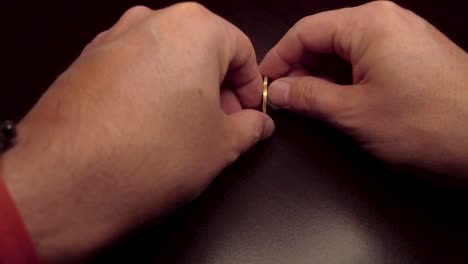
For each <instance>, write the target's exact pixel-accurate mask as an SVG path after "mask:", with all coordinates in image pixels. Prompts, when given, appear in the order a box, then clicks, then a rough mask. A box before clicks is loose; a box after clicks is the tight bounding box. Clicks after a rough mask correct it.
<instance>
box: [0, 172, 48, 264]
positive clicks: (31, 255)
mask: <svg viewBox="0 0 468 264" xmlns="http://www.w3.org/2000/svg"><path fill="white" fill-rule="evenodd" d="M38 263H39V258H38V257H37V254H36V251H35V249H34V246H33V243H32V241H31V238H30V237H29V233H28V231H27V230H26V227H25V225H24V223H23V220H22V218H21V216H20V214H19V212H18V209H17V208H16V205H15V203H14V202H13V200H12V199H11V197H10V194H9V192H8V190H7V188H6V186H5V183H4V182H3V179H2V178H1V177H0V264H38Z"/></svg>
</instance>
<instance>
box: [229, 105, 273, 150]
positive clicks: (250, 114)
mask: <svg viewBox="0 0 468 264" xmlns="http://www.w3.org/2000/svg"><path fill="white" fill-rule="evenodd" d="M227 119H228V121H227V122H228V132H227V133H228V136H227V138H230V142H231V143H232V144H231V145H230V146H231V148H232V151H234V153H235V154H236V156H237V155H240V154H242V153H244V152H246V151H247V150H248V149H249V148H251V147H252V146H253V145H255V144H256V143H257V142H258V141H260V140H262V139H266V138H268V137H270V136H271V135H272V134H273V131H274V130H275V124H274V123H273V120H272V119H271V118H270V117H269V116H268V115H266V114H264V113H262V112H259V111H256V110H252V109H246V110H242V111H239V112H237V113H234V114H231V115H229V116H227Z"/></svg>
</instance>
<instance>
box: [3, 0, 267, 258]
mask: <svg viewBox="0 0 468 264" xmlns="http://www.w3.org/2000/svg"><path fill="white" fill-rule="evenodd" d="M261 93H262V80H261V76H260V72H259V70H258V67H257V64H256V58H255V53H254V50H253V47H252V45H251V43H250V41H249V39H248V38H247V37H246V36H245V35H244V34H243V33H241V32H240V31H239V29H237V28H236V27H234V26H233V25H231V24H229V23H228V22H226V21H225V20H223V19H222V18H220V17H218V16H216V15H214V14H212V13H211V12H209V11H208V10H206V9H205V8H203V7H202V6H200V5H198V4H194V3H184V4H178V5H174V6H172V7H169V8H166V9H162V10H157V11H152V10H149V9H147V8H144V7H136V8H133V9H131V10H129V11H128V12H127V13H126V14H125V15H124V16H123V17H122V18H121V20H120V21H119V22H118V23H117V24H116V25H115V26H114V27H113V28H112V29H110V30H108V31H106V32H104V33H101V34H100V35H98V36H97V37H96V39H95V40H94V41H93V42H92V43H91V44H90V45H89V46H88V47H87V48H86V49H85V50H84V52H83V53H82V55H81V56H80V58H79V59H78V60H77V61H76V62H75V63H74V64H73V65H72V66H71V67H70V68H69V69H68V70H67V71H66V72H65V73H64V74H63V75H62V76H60V77H59V78H58V80H57V81H56V82H55V83H54V84H53V85H52V87H51V88H50V89H49V90H48V91H47V93H46V94H45V95H44V96H43V97H42V98H41V100H40V101H39V102H38V104H37V105H36V106H35V107H34V108H33V109H32V111H31V112H30V113H29V114H28V115H27V116H26V118H25V119H24V120H23V121H22V122H21V124H20V125H19V138H18V144H17V146H15V147H14V148H13V149H12V150H11V151H10V152H8V153H7V154H6V155H5V156H4V157H3V166H4V167H3V168H4V171H3V175H4V176H5V181H6V183H7V186H8V188H9V190H10V192H11V194H12V196H13V198H14V200H15V201H16V202H17V205H18V207H19V209H20V211H21V214H22V216H23V218H24V221H25V223H26V225H27V227H28V229H29V231H30V233H31V235H32V238H33V240H34V242H35V244H36V246H37V249H38V251H39V254H40V255H41V256H42V257H43V259H44V262H67V263H69V262H70V261H71V260H72V259H73V260H76V259H78V257H80V256H82V255H83V254H84V255H87V254H89V253H91V252H92V251H93V250H96V249H98V248H99V247H101V246H103V245H104V244H105V243H107V242H108V241H112V240H114V239H115V238H117V237H119V236H120V235H122V233H124V232H126V231H128V230H130V229H132V228H134V227H135V226H136V225H137V224H139V223H142V222H144V221H146V220H149V219H153V218H158V217H161V216H162V215H164V214H165V213H167V211H168V210H170V209H172V208H173V207H174V206H175V205H178V204H179V203H181V202H186V201H187V200H190V199H193V198H194V197H195V196H197V195H198V194H200V192H201V191H202V190H203V189H204V188H205V187H206V186H207V185H208V184H209V183H210V182H211V180H213V178H214V177H215V176H216V175H217V174H218V173H219V172H220V171H221V170H222V169H223V168H224V167H226V166H227V165H228V164H230V163H232V162H233V161H235V160H236V159H237V157H238V156H239V155H240V154H241V153H243V152H244V151H246V150H247V149H249V148H250V147H251V146H252V145H254V144H255V143H256V142H257V141H259V140H261V139H264V138H267V137H269V136H270V135H271V134H272V133H273V130H274V124H273V121H272V120H271V119H270V118H269V117H268V116H266V115H264V114H263V113H261V112H259V111H256V110H243V108H258V107H259V105H260V102H261Z"/></svg>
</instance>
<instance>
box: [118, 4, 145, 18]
mask: <svg viewBox="0 0 468 264" xmlns="http://www.w3.org/2000/svg"><path fill="white" fill-rule="evenodd" d="M150 12H151V9H149V8H148V7H146V6H134V7H131V8H130V9H128V10H127V11H125V13H124V14H123V16H122V20H131V19H133V18H135V17H140V16H142V15H146V14H148V13H150Z"/></svg>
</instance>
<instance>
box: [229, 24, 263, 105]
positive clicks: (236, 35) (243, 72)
mask: <svg viewBox="0 0 468 264" xmlns="http://www.w3.org/2000/svg"><path fill="white" fill-rule="evenodd" d="M227 32H228V38H227V41H228V43H229V46H230V48H229V56H228V59H229V65H228V69H227V73H226V76H225V80H227V82H228V84H229V86H230V88H231V89H232V90H233V91H234V93H235V94H236V96H237V98H238V99H239V102H240V103H241V105H242V106H243V107H244V108H258V107H259V106H260V103H261V101H262V100H261V97H262V77H261V75H260V70H259V68H258V64H257V58H256V55H255V50H254V48H253V45H252V43H251V42H250V39H249V38H248V37H247V36H246V35H245V34H244V33H243V32H242V31H241V30H240V29H238V28H237V27H235V26H234V25H232V24H229V30H228V31H227Z"/></svg>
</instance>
